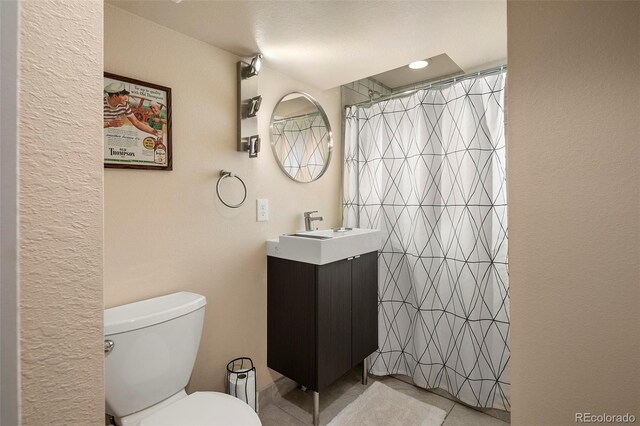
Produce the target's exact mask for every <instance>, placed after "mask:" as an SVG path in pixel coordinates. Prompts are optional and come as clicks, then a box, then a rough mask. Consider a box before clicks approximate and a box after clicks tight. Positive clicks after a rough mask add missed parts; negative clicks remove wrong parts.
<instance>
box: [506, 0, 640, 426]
mask: <svg viewBox="0 0 640 426" xmlns="http://www.w3.org/2000/svg"><path fill="white" fill-rule="evenodd" d="M507 19H508V43H509V46H508V50H509V73H508V74H509V75H508V83H507V84H508V92H509V99H508V105H507V114H508V116H509V117H508V120H509V124H508V126H507V132H508V134H507V136H508V143H507V149H508V162H509V177H508V182H509V252H510V256H509V257H510V279H509V282H510V294H511V319H512V329H511V350H512V360H513V362H512V364H511V377H512V381H513V387H512V390H513V392H512V395H513V413H512V417H511V419H512V421H513V423H514V424H517V425H570V424H575V413H576V412H590V413H595V414H604V413H607V414H621V415H623V414H625V413H627V412H629V413H632V414H635V416H636V418H640V321H639V320H638V318H639V314H638V309H639V306H638V304H639V302H640V275H639V272H640V271H639V268H638V261H639V260H640V229H639V228H640V220H639V219H640V200H639V196H640V174H639V170H640V168H639V165H640V144H639V142H638V138H639V137H640V101H639V99H640V85H639V84H638V77H637V72H636V71H637V70H638V69H639V68H640V27H639V26H638V23H639V22H640V3H638V2H538V1H532V2H523V1H510V2H509V3H508V17H507Z"/></svg>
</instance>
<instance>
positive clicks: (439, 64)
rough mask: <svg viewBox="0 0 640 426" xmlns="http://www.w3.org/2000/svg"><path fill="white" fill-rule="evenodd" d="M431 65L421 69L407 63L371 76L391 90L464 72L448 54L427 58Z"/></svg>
mask: <svg viewBox="0 0 640 426" xmlns="http://www.w3.org/2000/svg"><path fill="white" fill-rule="evenodd" d="M425 59H428V61H429V66H427V67H425V68H420V69H411V68H409V67H408V66H406V65H403V66H401V67H399V68H394V69H392V70H391V71H386V72H383V73H381V74H376V75H372V76H371V78H372V79H374V80H375V81H377V82H378V83H381V84H383V85H385V86H386V87H388V88H389V89H391V90H395V89H401V88H403V87H406V86H409V85H411V84H415V83H419V82H425V81H432V80H437V79H439V78H442V77H444V76H453V75H459V74H462V73H464V71H462V69H460V67H459V66H458V65H456V63H455V62H453V61H452V60H451V58H450V57H449V56H447V54H445V53H443V54H442V55H438V56H434V57H432V58H425Z"/></svg>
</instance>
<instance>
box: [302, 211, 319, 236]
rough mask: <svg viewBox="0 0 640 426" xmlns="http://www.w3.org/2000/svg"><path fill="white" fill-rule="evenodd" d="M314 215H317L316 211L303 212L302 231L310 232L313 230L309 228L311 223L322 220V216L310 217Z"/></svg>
mask: <svg viewBox="0 0 640 426" xmlns="http://www.w3.org/2000/svg"><path fill="white" fill-rule="evenodd" d="M314 213H318V211H317V210H314V211H312V212H304V229H305V231H312V230H313V229H312V228H311V222H313V221H314V220H322V219H323V217H322V216H313V217H312V216H311V215H312V214H314Z"/></svg>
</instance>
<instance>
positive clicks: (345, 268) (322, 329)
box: [317, 260, 352, 390]
mask: <svg viewBox="0 0 640 426" xmlns="http://www.w3.org/2000/svg"><path fill="white" fill-rule="evenodd" d="M317 282H318V288H317V289H318V304H317V309H318V312H317V334H318V353H317V359H318V390H322V389H323V388H325V387H326V386H328V385H330V384H331V383H333V382H334V381H335V380H336V379H338V378H339V377H340V376H342V375H343V374H345V373H346V372H347V371H349V369H351V338H352V333H351V294H352V292H351V262H350V261H347V260H340V261H338V262H333V263H329V264H326V265H322V266H318V281H317Z"/></svg>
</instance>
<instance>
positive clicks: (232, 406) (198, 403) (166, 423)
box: [140, 392, 262, 426]
mask: <svg viewBox="0 0 640 426" xmlns="http://www.w3.org/2000/svg"><path fill="white" fill-rule="evenodd" d="M261 424H262V423H260V419H259V418H258V415H257V414H256V413H255V411H253V409H251V407H250V406H249V405H248V404H247V403H245V402H244V401H241V400H239V399H238V398H235V397H233V396H231V395H227V394H225V393H219V392H194V393H192V394H191V395H189V396H187V397H185V398H182V399H181V400H179V401H177V402H175V403H173V404H171V405H169V406H167V407H165V408H163V409H162V410H160V411H156V412H155V413H153V414H152V415H150V416H149V417H147V418H145V419H144V420H142V422H140V426H177V425H179V426H214V425H220V426H222V425H225V426H232V425H234V426H235V425H238V426H240V425H247V426H249V425H261Z"/></svg>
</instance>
